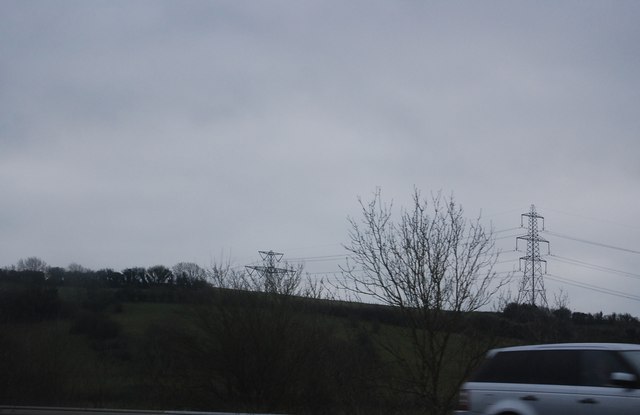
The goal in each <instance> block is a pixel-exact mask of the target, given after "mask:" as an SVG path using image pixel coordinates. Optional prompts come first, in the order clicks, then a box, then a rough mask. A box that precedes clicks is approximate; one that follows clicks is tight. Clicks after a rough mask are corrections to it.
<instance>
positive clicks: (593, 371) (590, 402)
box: [575, 350, 640, 415]
mask: <svg viewBox="0 0 640 415" xmlns="http://www.w3.org/2000/svg"><path fill="white" fill-rule="evenodd" d="M581 361H582V370H581V384H582V385H581V386H580V387H577V388H576V391H575V392H576V396H575V400H576V405H577V406H578V407H579V408H580V411H581V413H583V414H584V415H608V414H612V415H632V414H635V415H637V414H640V390H639V389H638V382H637V376H636V375H635V373H633V372H634V368H633V367H631V366H630V365H628V364H626V363H625V361H624V360H623V359H621V358H620V356H619V355H618V354H617V353H616V352H613V351H609V350H585V351H583V352H582V359H581ZM614 374H617V375H614ZM616 377H618V378H620V377H628V378H629V380H628V382H626V384H621V383H620V382H616V381H615V378H616ZM633 378H635V379H636V381H633V380H632V379H633Z"/></svg>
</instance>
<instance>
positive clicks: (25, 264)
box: [16, 256, 49, 272]
mask: <svg viewBox="0 0 640 415" xmlns="http://www.w3.org/2000/svg"><path fill="white" fill-rule="evenodd" d="M16 269H17V270H18V271H39V272H46V271H47V269H49V265H47V263H46V262H45V261H43V260H42V259H40V258H38V257H35V256H30V257H29V258H26V259H24V258H20V259H19V260H18V264H17V265H16Z"/></svg>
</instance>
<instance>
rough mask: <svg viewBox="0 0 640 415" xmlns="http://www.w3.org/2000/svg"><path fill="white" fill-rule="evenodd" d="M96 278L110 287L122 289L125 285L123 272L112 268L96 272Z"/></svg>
mask: <svg viewBox="0 0 640 415" xmlns="http://www.w3.org/2000/svg"><path fill="white" fill-rule="evenodd" d="M96 277H97V278H98V279H100V280H102V281H104V282H105V283H106V284H107V285H108V286H109V287H121V286H123V285H124V282H125V277H124V275H123V274H122V273H121V272H117V271H114V270H112V269H111V268H103V269H101V270H98V271H97V272H96Z"/></svg>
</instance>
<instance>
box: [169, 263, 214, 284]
mask: <svg viewBox="0 0 640 415" xmlns="http://www.w3.org/2000/svg"><path fill="white" fill-rule="evenodd" d="M172 270H173V275H174V276H175V278H176V284H178V285H193V284H197V283H203V282H204V281H206V279H207V271H206V270H205V269H204V268H202V267H201V266H200V265H198V264H195V263H193V262H179V263H177V264H175V265H174V266H173V269H172Z"/></svg>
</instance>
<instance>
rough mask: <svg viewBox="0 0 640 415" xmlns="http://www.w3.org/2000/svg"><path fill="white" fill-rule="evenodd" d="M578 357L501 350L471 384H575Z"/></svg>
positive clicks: (571, 353)
mask: <svg viewBox="0 0 640 415" xmlns="http://www.w3.org/2000/svg"><path fill="white" fill-rule="evenodd" d="M579 369H580V360H579V354H578V352H576V351H573V350H528V351H503V352H498V353H496V354H495V355H494V356H493V358H491V359H488V361H487V362H486V363H485V365H484V366H483V367H482V368H481V369H480V370H479V371H478V372H477V374H476V376H475V378H474V379H472V380H473V381H476V382H497V383H536V384H548V385H578V384H579V373H580V370H579Z"/></svg>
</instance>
